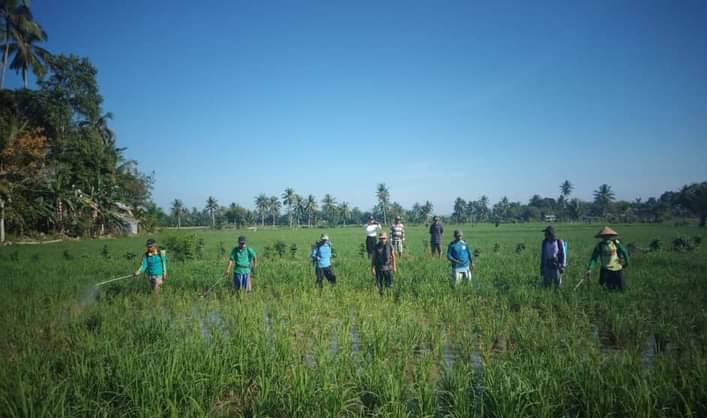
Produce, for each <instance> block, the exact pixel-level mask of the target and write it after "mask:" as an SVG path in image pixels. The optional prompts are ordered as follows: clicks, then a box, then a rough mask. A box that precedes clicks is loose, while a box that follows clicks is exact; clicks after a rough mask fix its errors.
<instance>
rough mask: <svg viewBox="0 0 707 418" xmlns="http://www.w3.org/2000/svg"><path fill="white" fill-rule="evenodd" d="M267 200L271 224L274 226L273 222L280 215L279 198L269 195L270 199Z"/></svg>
mask: <svg viewBox="0 0 707 418" xmlns="http://www.w3.org/2000/svg"><path fill="white" fill-rule="evenodd" d="M268 200H269V202H268V209H269V210H270V215H271V216H272V226H273V228H274V227H275V222H276V221H277V218H278V217H279V216H280V208H281V207H282V205H280V199H278V198H277V196H270V199H268Z"/></svg>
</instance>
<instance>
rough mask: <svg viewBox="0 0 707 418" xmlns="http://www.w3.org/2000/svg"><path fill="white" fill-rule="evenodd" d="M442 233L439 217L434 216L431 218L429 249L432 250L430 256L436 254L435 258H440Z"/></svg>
mask: <svg viewBox="0 0 707 418" xmlns="http://www.w3.org/2000/svg"><path fill="white" fill-rule="evenodd" d="M443 233H444V228H443V227H442V224H441V223H440V222H439V217H437V216H435V217H433V218H432V225H430V249H431V250H432V255H435V253H437V258H441V257H442V234H443Z"/></svg>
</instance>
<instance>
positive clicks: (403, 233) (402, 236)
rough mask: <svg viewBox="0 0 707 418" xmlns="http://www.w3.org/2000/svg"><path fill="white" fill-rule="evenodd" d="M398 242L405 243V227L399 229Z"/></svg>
mask: <svg viewBox="0 0 707 418" xmlns="http://www.w3.org/2000/svg"><path fill="white" fill-rule="evenodd" d="M400 240H401V241H405V225H402V226H401V227H400Z"/></svg>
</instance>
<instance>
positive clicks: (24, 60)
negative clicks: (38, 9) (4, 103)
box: [3, 22, 51, 89]
mask: <svg viewBox="0 0 707 418" xmlns="http://www.w3.org/2000/svg"><path fill="white" fill-rule="evenodd" d="M46 40H47V33H46V32H44V30H43V29H42V28H41V27H40V26H39V24H37V23H36V22H31V23H26V24H23V25H20V27H19V28H18V30H17V31H16V32H15V33H14V36H13V38H11V39H5V45H3V49H4V50H5V51H7V52H8V53H9V54H12V55H13V58H12V61H11V62H10V68H11V69H13V70H15V71H16V72H18V73H20V72H21V73H22V82H23V86H24V88H25V89H27V88H29V70H30V69H31V70H32V73H34V75H35V76H36V77H37V78H41V77H44V74H46V72H47V67H46V65H45V64H46V63H47V61H49V58H50V57H51V54H50V53H49V51H47V50H46V49H44V48H42V47H40V46H37V45H35V44H36V43H39V42H43V41H46ZM3 58H4V55H3ZM6 66H7V61H4V64H3V71H4V69H5V67H6Z"/></svg>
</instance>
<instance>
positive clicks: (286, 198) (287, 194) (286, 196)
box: [281, 187, 296, 228]
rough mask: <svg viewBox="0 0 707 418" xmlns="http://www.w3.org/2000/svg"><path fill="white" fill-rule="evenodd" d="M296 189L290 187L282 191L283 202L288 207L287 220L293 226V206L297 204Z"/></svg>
mask: <svg viewBox="0 0 707 418" xmlns="http://www.w3.org/2000/svg"><path fill="white" fill-rule="evenodd" d="M295 196H296V195H295V190H294V189H293V188H292V187H288V188H286V189H285V191H284V192H283V193H282V196H281V197H282V204H283V205H285V206H286V207H287V221H288V222H289V224H290V228H292V207H293V206H294V205H295V200H296V198H295Z"/></svg>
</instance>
